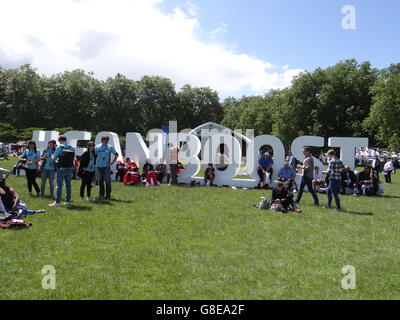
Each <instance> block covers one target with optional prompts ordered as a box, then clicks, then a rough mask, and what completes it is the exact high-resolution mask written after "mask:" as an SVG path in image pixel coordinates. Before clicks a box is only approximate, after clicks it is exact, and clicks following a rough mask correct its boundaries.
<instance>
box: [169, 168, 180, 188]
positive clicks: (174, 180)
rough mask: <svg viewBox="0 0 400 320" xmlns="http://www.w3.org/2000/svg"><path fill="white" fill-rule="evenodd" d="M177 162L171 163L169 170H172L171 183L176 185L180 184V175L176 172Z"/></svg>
mask: <svg viewBox="0 0 400 320" xmlns="http://www.w3.org/2000/svg"><path fill="white" fill-rule="evenodd" d="M177 168H178V165H177V164H170V165H169V170H170V171H171V184H172V185H174V186H177V185H178V175H177V174H176V169H177Z"/></svg>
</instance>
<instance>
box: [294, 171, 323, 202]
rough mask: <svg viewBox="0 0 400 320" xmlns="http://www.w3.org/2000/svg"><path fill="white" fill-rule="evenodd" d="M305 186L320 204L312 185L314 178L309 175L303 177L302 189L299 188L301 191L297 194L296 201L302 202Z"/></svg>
mask: <svg viewBox="0 0 400 320" xmlns="http://www.w3.org/2000/svg"><path fill="white" fill-rule="evenodd" d="M305 186H307V189H308V191H309V192H310V193H311V195H312V197H313V199H314V204H319V201H318V196H317V194H316V193H315V190H314V189H313V187H312V179H311V178H309V177H307V176H303V177H302V178H301V184H300V190H299V193H298V194H297V199H296V202H297V203H300V200H301V197H302V196H303V192H304V188H305Z"/></svg>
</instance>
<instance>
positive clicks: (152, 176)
mask: <svg viewBox="0 0 400 320" xmlns="http://www.w3.org/2000/svg"><path fill="white" fill-rule="evenodd" d="M159 185H160V182H158V178H157V174H156V173H155V172H154V171H149V172H148V173H147V176H146V187H150V186H159Z"/></svg>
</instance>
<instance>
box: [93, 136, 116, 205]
mask: <svg viewBox="0 0 400 320" xmlns="http://www.w3.org/2000/svg"><path fill="white" fill-rule="evenodd" d="M109 140H110V138H109V137H108V136H104V137H102V138H101V144H98V145H97V146H96V148H95V154H96V168H97V170H98V172H99V189H100V194H99V199H100V200H103V199H104V182H105V183H106V192H105V193H106V197H105V199H106V200H110V199H111V166H112V165H113V164H114V163H115V162H116V161H117V159H118V153H117V151H115V148H114V147H113V146H111V145H109V144H108V141H109ZM111 153H112V154H113V155H114V159H113V161H111Z"/></svg>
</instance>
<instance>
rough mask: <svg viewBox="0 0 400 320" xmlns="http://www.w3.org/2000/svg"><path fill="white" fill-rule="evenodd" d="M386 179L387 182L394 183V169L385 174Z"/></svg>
mask: <svg viewBox="0 0 400 320" xmlns="http://www.w3.org/2000/svg"><path fill="white" fill-rule="evenodd" d="M385 181H386V183H392V171H388V172H387V173H386V174H385Z"/></svg>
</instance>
